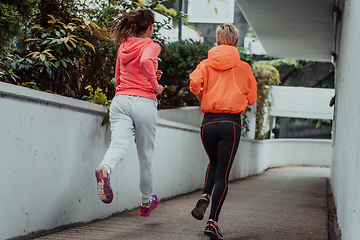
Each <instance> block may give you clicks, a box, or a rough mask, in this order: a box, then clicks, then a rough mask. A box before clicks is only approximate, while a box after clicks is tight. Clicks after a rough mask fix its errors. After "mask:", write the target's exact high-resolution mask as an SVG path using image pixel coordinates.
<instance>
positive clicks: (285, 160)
mask: <svg viewBox="0 0 360 240" xmlns="http://www.w3.org/2000/svg"><path fill="white" fill-rule="evenodd" d="M0 110H1V111H0V136H1V138H0V153H1V154H0V162H1V166H2V173H1V174H0V181H1V183H2V184H1V188H0V190H1V192H2V194H1V198H0V213H1V214H0V233H1V234H0V239H7V238H11V237H16V236H20V235H26V234H28V233H30V232H34V231H39V230H48V229H52V228H55V227H58V226H62V225H67V224H71V223H77V222H88V221H91V220H93V219H97V218H105V217H108V216H110V215H111V214H112V213H115V212H121V211H123V210H125V209H133V208H136V207H138V206H139V204H140V196H139V189H138V186H139V169H138V160H137V154H136V148H135V144H134V142H132V143H131V144H130V147H129V150H128V153H127V156H126V157H125V159H124V160H123V162H121V163H120V164H119V165H118V166H117V168H116V169H115V171H114V173H113V174H112V175H111V185H112V187H113V190H114V200H113V202H112V203H111V204H109V205H106V204H103V203H102V202H101V201H100V200H99V199H98V196H97V192H96V180H95V177H94V169H95V168H96V167H97V166H98V164H99V163H100V161H101V159H102V157H103V155H104V153H105V151H106V149H107V147H108V144H109V139H110V131H109V127H108V126H104V127H101V121H102V117H103V116H104V114H105V112H106V109H105V108H104V107H102V106H98V105H94V104H90V103H87V102H84V101H79V100H74V99H69V98H65V97H61V96H57V95H52V94H48V93H43V92H39V91H34V90H30V89H26V88H23V87H19V86H14V85H10V84H6V83H2V82H0ZM178 112H181V113H182V114H179V115H176V114H175V115H176V116H179V119H185V120H184V121H185V122H186V123H187V124H184V123H181V122H180V121H178V122H174V121H169V120H165V119H161V118H159V119H158V128H157V136H156V141H155V153H154V176H155V179H154V193H155V194H157V195H158V196H159V197H160V198H167V197H173V196H176V195H179V194H184V193H188V192H191V191H193V190H195V189H199V188H201V187H202V186H203V179H204V173H205V170H206V166H207V163H208V159H207V156H206V154H205V152H204V150H203V147H202V144H201V140H200V131H199V126H200V122H201V117H202V115H201V113H199V111H198V109H196V108H185V109H179V110H178ZM192 113H194V114H192ZM159 115H160V116H161V115H162V113H161V111H160V112H159ZM165 115H166V114H165ZM192 118H193V119H192ZM190 123H194V126H191V125H190ZM197 123H198V126H195V125H196V124H197ZM330 150H331V141H307V140H290V141H286V140H267V141H261V142H259V141H255V140H251V139H242V140H241V143H240V148H239V150H238V153H237V155H236V160H235V163H234V165H233V169H232V171H231V175H230V178H231V179H238V178H243V177H247V176H250V175H254V174H259V173H261V172H263V171H264V170H265V169H266V168H268V167H277V166H284V165H315V166H329V165H330V159H331V157H330V156H329V155H328V154H329V152H330Z"/></svg>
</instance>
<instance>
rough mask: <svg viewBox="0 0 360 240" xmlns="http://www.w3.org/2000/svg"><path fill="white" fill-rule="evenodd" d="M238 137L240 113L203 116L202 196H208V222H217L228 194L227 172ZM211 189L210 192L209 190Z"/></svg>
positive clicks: (239, 134)
mask: <svg viewBox="0 0 360 240" xmlns="http://www.w3.org/2000/svg"><path fill="white" fill-rule="evenodd" d="M240 136H241V120H240V114H226V113H223V114H221V113H216V114H214V113H206V114H205V115H204V120H203V124H202V126H201V139H202V142H203V145H204V148H205V151H206V152H207V154H208V156H209V160H210V162H209V164H208V167H207V170H206V176H205V184H204V190H203V193H206V194H208V195H210V196H211V193H212V192H213V194H212V201H211V202H212V204H211V212H210V216H209V219H213V220H214V221H218V218H219V214H220V211H221V207H222V205H223V203H224V201H225V198H226V194H227V191H228V180H229V173H230V170H231V166H232V163H233V161H234V157H235V154H236V151H237V148H238V146H239V142H240ZM213 189H214V191H213Z"/></svg>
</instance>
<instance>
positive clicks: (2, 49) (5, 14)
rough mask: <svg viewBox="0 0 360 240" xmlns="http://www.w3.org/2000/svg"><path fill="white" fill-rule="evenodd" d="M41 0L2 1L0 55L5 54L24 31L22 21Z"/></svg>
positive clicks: (0, 7) (0, 10)
mask: <svg viewBox="0 0 360 240" xmlns="http://www.w3.org/2000/svg"><path fill="white" fill-rule="evenodd" d="M38 2H39V0H11V1H10V0H4V1H1V2H0V56H1V55H4V54H5V53H6V51H7V50H8V48H9V47H10V45H11V43H12V42H13V40H14V38H15V37H19V36H20V35H21V33H22V28H23V24H22V21H24V20H26V19H27V18H28V17H30V16H31V15H32V13H33V12H32V10H33V9H35V8H36V7H37V5H38Z"/></svg>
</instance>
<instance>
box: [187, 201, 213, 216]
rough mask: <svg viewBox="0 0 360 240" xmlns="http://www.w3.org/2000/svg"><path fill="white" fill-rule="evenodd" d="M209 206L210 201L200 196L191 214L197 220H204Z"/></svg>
mask: <svg viewBox="0 0 360 240" xmlns="http://www.w3.org/2000/svg"><path fill="white" fill-rule="evenodd" d="M208 206H209V202H208V201H206V200H205V199H203V198H200V199H199V201H198V202H197V203H196V206H195V207H194V209H193V210H192V211H191V215H192V216H193V217H194V218H196V219H197V220H203V218H204V215H205V211H206V208H207V207H208Z"/></svg>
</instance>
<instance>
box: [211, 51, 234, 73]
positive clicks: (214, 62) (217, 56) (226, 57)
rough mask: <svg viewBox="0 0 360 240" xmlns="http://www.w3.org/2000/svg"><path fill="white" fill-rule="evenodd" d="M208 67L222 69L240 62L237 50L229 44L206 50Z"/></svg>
mask: <svg viewBox="0 0 360 240" xmlns="http://www.w3.org/2000/svg"><path fill="white" fill-rule="evenodd" d="M208 61H209V65H210V67H212V68H213V69H215V70H217V71H224V70H227V69H230V68H233V67H235V66H236V64H238V63H239V62H240V55H239V51H238V50H237V48H236V47H234V46H230V45H219V46H216V47H213V48H211V49H210V50H209V52H208Z"/></svg>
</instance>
